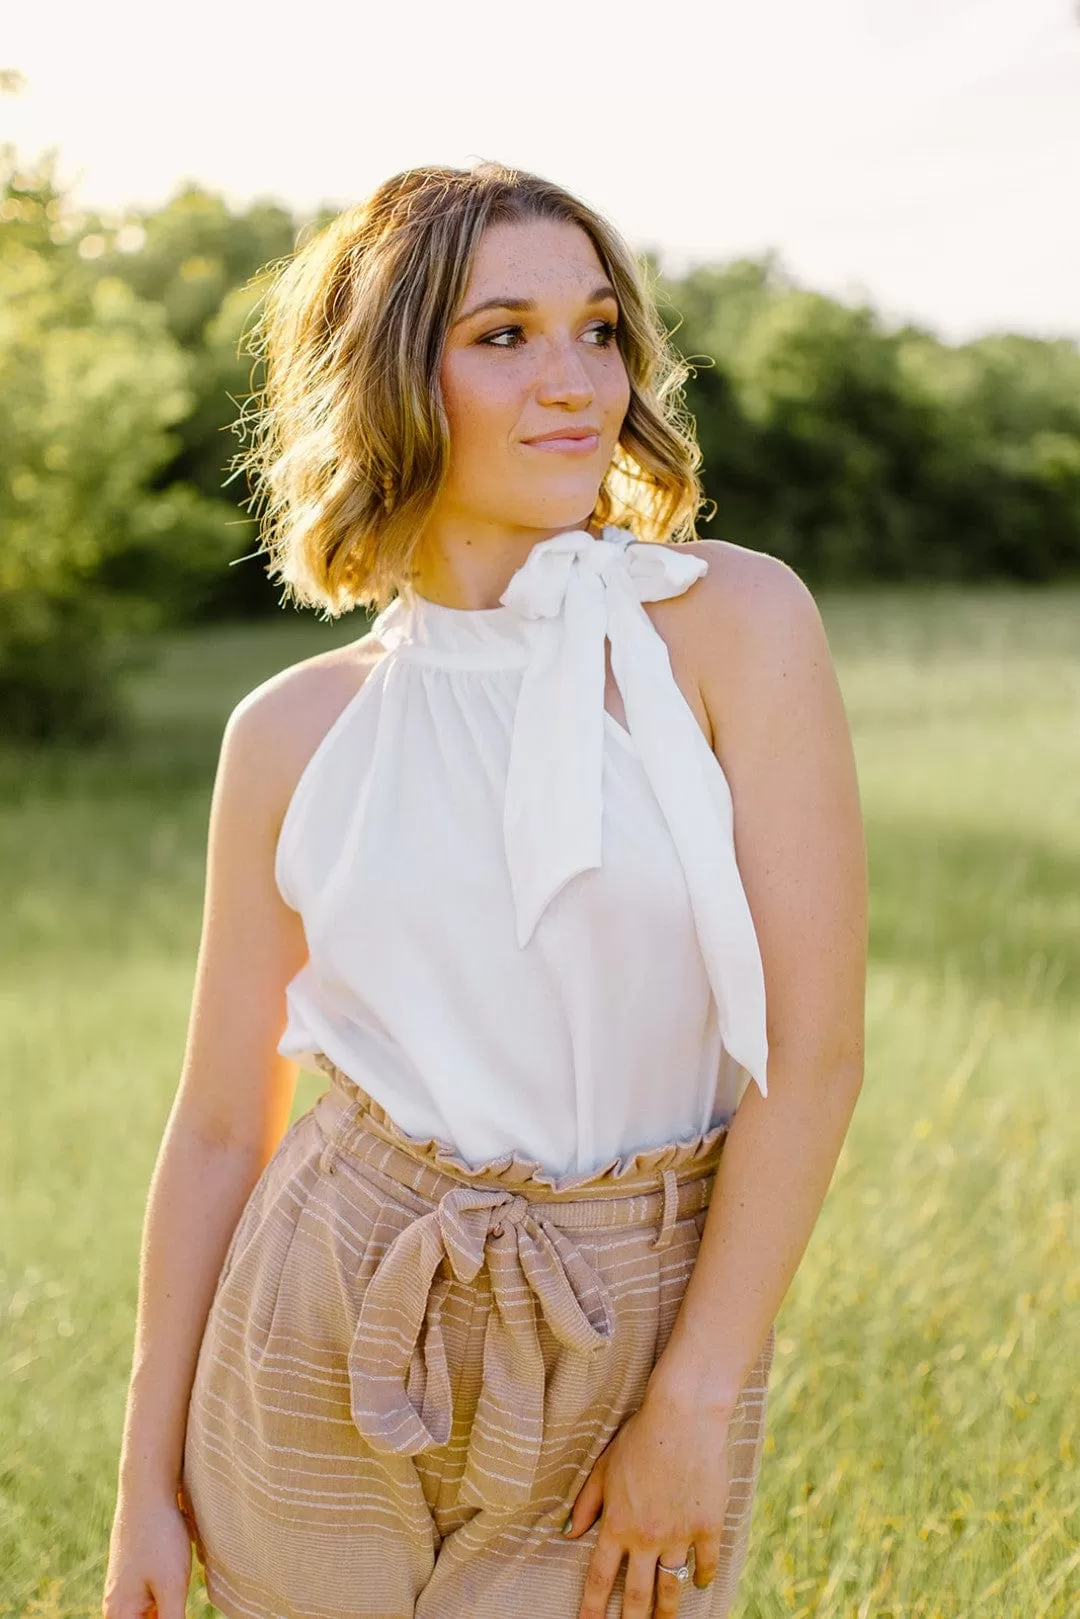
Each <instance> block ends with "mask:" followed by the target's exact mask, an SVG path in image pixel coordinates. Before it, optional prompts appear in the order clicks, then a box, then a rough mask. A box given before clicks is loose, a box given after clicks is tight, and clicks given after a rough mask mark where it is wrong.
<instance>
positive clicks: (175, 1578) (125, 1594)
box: [101, 1498, 194, 1619]
mask: <svg viewBox="0 0 1080 1619" xmlns="http://www.w3.org/2000/svg"><path fill="white" fill-rule="evenodd" d="M193 1527H194V1526H193V1525H192V1526H189V1524H188V1521H187V1519H186V1518H185V1517H184V1514H183V1513H182V1512H181V1510H180V1505H179V1502H178V1501H175V1500H173V1501H170V1500H169V1499H167V1498H165V1499H162V1500H159V1501H157V1502H155V1503H153V1504H151V1505H148V1504H147V1503H146V1502H143V1501H140V1502H137V1503H132V1502H127V1501H125V1500H124V1499H123V1498H121V1499H120V1500H119V1501H118V1502H117V1507H116V1516H115V1517H114V1519H113V1527H112V1535H111V1536H110V1539H109V1563H108V1568H107V1570H106V1573H105V1590H104V1594H103V1596H102V1604H101V1612H102V1615H103V1619H184V1614H185V1611H186V1608H187V1594H188V1586H189V1584H190V1583H191V1545H192V1528H193Z"/></svg>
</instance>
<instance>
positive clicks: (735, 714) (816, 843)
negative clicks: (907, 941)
mask: <svg viewBox="0 0 1080 1619" xmlns="http://www.w3.org/2000/svg"><path fill="white" fill-rule="evenodd" d="M687 549H689V550H692V551H694V552H696V553H697V554H699V555H703V556H705V557H706V558H707V560H708V561H709V564H710V570H709V574H708V575H707V576H706V577H705V578H703V579H702V580H701V581H699V584H698V586H696V587H695V591H696V592H698V591H699V592H700V594H699V595H698V596H697V599H696V603H695V605H694V611H695V613H696V614H697V622H696V625H695V626H694V630H693V634H694V640H695V644H696V648H697V657H698V667H699V670H700V685H701V691H702V696H703V698H704V702H705V707H706V709H707V711H708V714H709V716H710V719H711V721H712V725H713V731H714V747H715V751H716V753H717V757H718V758H719V759H720V760H721V763H722V765H723V767H724V772H725V775H726V776H727V779H728V782H729V785H730V786H731V790H732V795H733V798H734V802H735V806H736V811H735V844H736V853H737V856H738V861H739V867H740V870H741V873H742V877H743V883H744V886H745V888H746V892H747V897H748V899H749V902H750V908H751V911H752V913H753V916H754V921H755V927H756V931H757V934H758V939H759V943H760V947H761V953H762V958H763V963H764V968H765V981H766V997H767V1015H768V1035H769V1068H768V1086H769V1094H768V1097H764V1098H763V1097H762V1096H761V1094H760V1093H759V1091H758V1089H757V1086H756V1085H754V1084H751V1085H750V1086H749V1088H748V1090H747V1091H746V1093H745V1095H744V1096H743V1098H742V1101H741V1102H740V1105H739V1109H738V1112H737V1114H736V1117H735V1119H734V1121H733V1124H732V1128H731V1131H730V1134H729V1136H728V1139H727V1141H726V1143H725V1146H724V1153H723V1157H722V1159H721V1162H720V1166H719V1169H718V1171H717V1177H716V1184H715V1187H714V1191H713V1197H712V1202H711V1205H710V1209H709V1215H708V1219H707V1220H706V1224H705V1229H704V1232H703V1236H702V1242H701V1249H700V1252H699V1254H698V1259H697V1263H696V1265H695V1268H694V1272H693V1274H692V1276H691V1279H690V1283H689V1285H688V1287H687V1290H686V1292H685V1294H684V1296H683V1301H682V1305H681V1307H680V1312H679V1315H678V1317H677V1319H676V1323H675V1328H674V1330H673V1332H672V1335H671V1338H670V1339H669V1342H668V1345H667V1347H666V1350H665V1352H664V1354H663V1355H662V1356H661V1357H660V1358H659V1359H658V1361H657V1364H656V1366H655V1367H654V1369H653V1373H652V1378H651V1381H650V1391H651V1393H652V1395H653V1400H654V1403H655V1401H656V1400H657V1399H659V1400H660V1402H661V1404H665V1403H667V1402H674V1404H675V1405H682V1406H686V1407H689V1408H690V1409H692V1410H694V1411H696V1412H697V1413H698V1415H699V1416H700V1415H702V1414H704V1412H705V1411H706V1410H712V1411H715V1412H716V1414H717V1415H718V1416H719V1417H720V1418H721V1420H722V1418H723V1416H724V1414H725V1413H728V1412H730V1410H731V1408H732V1406H733V1404H734V1402H735V1400H736V1398H737V1396H738V1393H739V1391H740V1388H741V1386H742V1384H743V1382H744V1381H745V1378H746V1375H747V1373H748V1372H749V1370H750V1367H751V1365H752V1363H753V1361H754V1359H755V1357H756V1356H757V1353H758V1351H759V1349H760V1348H761V1347H762V1344H763V1342H764V1339H765V1337H766V1335H767V1332H768V1329H769V1326H770V1324H771V1323H772V1321H773V1319H774V1317H775V1316H776V1313H777V1310H778V1308H779V1306H780V1304H781V1302H782V1300H783V1298H784V1295H785V1293H786V1292H787V1289H788V1287H789V1285H790V1283H791V1280H792V1278H793V1276H794V1274H795V1271H796V1269H797V1267H798V1264H799V1262H800V1260H801V1258H802V1255H803V1253H804V1251H805V1248H806V1244H807V1242H808V1240H809V1238H810V1235H811V1232H812V1230H813V1227H814V1224H815V1223H816V1220H817V1217H818V1214H819V1212H820V1209H821V1205H822V1203H823V1201H824V1199H825V1196H826V1193H827V1191H828V1187H829V1183H830V1180H831V1178H832V1174H833V1170H834V1169H835V1166H836V1161H837V1158H838V1156H839V1153H840V1148H841V1146H842V1145H843V1141H844V1136H845V1134H846V1132H847V1129H848V1125H849V1123H850V1119H851V1115H852V1112H853V1110H854V1107H855V1103H856V1100H857V1098H858V1094H859V1091H860V1088H861V1085H862V1079H863V1025H864V995H865V980H866V942H867V941H866V933H867V874H866V850H865V841H864V833H863V825H862V816H861V810H860V804H859V793H858V785H857V777H856V771H855V761H854V756H853V750H852V746H851V738H850V734H849V729H848V724H847V717H846V714H845V711H844V705H843V701H842V698H841V694H840V689H839V685H838V682H837V679H836V674H835V670H834V667H833V663H832V659H831V656H830V653H829V648H828V644H827V640H826V636H825V631H824V627H823V625H822V622H821V618H820V615H819V612H818V608H817V605H816V603H815V602H814V599H813V597H812V595H811V594H810V592H809V591H808V590H807V588H806V586H805V585H804V584H803V583H802V581H801V580H800V579H799V578H798V576H797V575H796V574H795V573H793V572H792V570H791V569H789V568H787V567H786V566H785V565H784V564H783V563H780V562H778V561H777V560H776V559H774V558H772V557H768V556H763V555H760V554H759V553H756V552H752V551H744V550H742V549H741V548H739V547H735V546H728V545H724V544H723V543H722V542H717V541H712V542H710V541H698V542H696V543H695V544H693V545H691V546H688V547H687ZM689 605H690V604H689V602H688V606H689Z"/></svg>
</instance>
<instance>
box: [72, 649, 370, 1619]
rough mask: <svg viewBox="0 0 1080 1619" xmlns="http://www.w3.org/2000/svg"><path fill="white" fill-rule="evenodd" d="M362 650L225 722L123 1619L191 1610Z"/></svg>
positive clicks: (291, 1075)
mask: <svg viewBox="0 0 1080 1619" xmlns="http://www.w3.org/2000/svg"><path fill="white" fill-rule="evenodd" d="M360 645H361V643H356V647H359V646H360ZM356 647H354V648H352V649H349V653H348V654H345V655H341V654H333V655H323V657H321V658H317V659H312V660H309V663H308V664H306V665H298V666H297V667H296V668H294V669H291V670H287V671H285V673H284V674H283V675H280V676H277V677H275V679H274V680H272V681H269V682H267V683H266V684H265V685H264V686H262V687H260V688H258V690H257V691H255V692H253V693H251V694H250V696H249V697H248V698H246V699H245V700H244V701H243V702H242V703H241V704H240V705H239V706H238V707H237V709H236V710H235V711H234V712H233V714H232V715H231V716H230V719H229V722H228V724H227V726H226V728H225V734H224V738H223V741H222V746H221V752H220V758H219V761H218V770H217V776H216V779H215V783H214V791H213V797H212V801H211V809H210V825H209V837H208V849H207V868H206V894H205V903H204V910H203V923H202V935H201V940H200V945H199V953H198V959H197V964H196V972H195V985H194V994H193V998H192V1006H191V1015H190V1019H189V1025H188V1034H187V1042H186V1047H185V1052H184V1058H183V1064H182V1068H181V1074H180V1080H179V1084H178V1087H177V1092H176V1097H175V1100H174V1102H173V1106H172V1109H171V1111H170V1114H169V1118H168V1121H167V1124H166V1127H165V1131H164V1134H163V1138H162V1143H161V1147H160V1150H159V1153H158V1158H157V1162H156V1165H155V1168H154V1173H153V1176H152V1179H151V1183H150V1189H149V1194H148V1198H147V1206H146V1216H145V1221H144V1227H143V1236H142V1248H141V1255H140V1273H139V1298H138V1308H137V1314H136V1324H135V1341H134V1353H133V1359H132V1372H131V1381H130V1386H129V1391H128V1401H127V1409H126V1413H125V1421H124V1432H123V1440H122V1444H121V1452H120V1464H119V1490H118V1500H117V1509H116V1519H115V1522H114V1525H113V1536H112V1544H111V1547H110V1560H109V1573H108V1576H107V1580H106V1587H105V1603H104V1612H105V1614H106V1616H107V1619H129V1616H130V1619H134V1616H135V1615H137V1614H138V1615H141V1614H142V1613H143V1612H144V1611H145V1604H146V1602H147V1599H148V1597H149V1596H150V1595H153V1596H154V1598H155V1600H156V1601H157V1605H158V1610H159V1615H160V1619H171V1615H172V1614H173V1613H175V1615H176V1619H182V1615H183V1611H184V1607H183V1603H184V1594H185V1593H186V1591H187V1583H188V1576H189V1572H190V1545H189V1543H188V1541H187V1538H186V1536H185V1535H182V1534H181V1531H182V1530H183V1522H182V1520H181V1519H180V1517H179V1508H178V1503H177V1491H178V1489H179V1486H180V1481H181V1472H182V1460H183V1445H184V1433H185V1425H186V1417H187V1406H188V1402H189V1399H190V1395H191V1386H192V1382H193V1379H194V1373H195V1365H196V1361H197V1358H198V1351H199V1345H200V1343H201V1339H202V1334H203V1331H204V1329H205V1325H206V1317H207V1314H208V1311H209V1308H210V1304H211V1301H212V1298H213V1294H214V1289H215V1287H216V1284H217V1279H218V1276H219V1274H220V1271H221V1265H222V1262H223V1260H224V1257H225V1252H226V1250H227V1248H228V1245H229V1241H230V1239H231V1237H232V1234H233V1231H234V1230H235V1228H236V1224H237V1221H238V1220H239V1217H240V1214H241V1212H242V1210H243V1208H244V1205H245V1203H246V1201H247V1198H248V1196H249V1195H250V1192H251V1189H252V1187H253V1186H254V1184H255V1181H256V1180H257V1179H258V1177H259V1174H260V1173H261V1171H262V1169H263V1168H264V1166H265V1165H266V1163H267V1162H268V1160H269V1159H270V1158H271V1157H272V1155H273V1153H274V1151H275V1149H276V1147H277V1146H278V1144H279V1142H280V1141H281V1138H282V1136H283V1135H284V1133H285V1130H286V1128H287V1125H288V1119H289V1114H290V1111H291V1108H292V1103H293V1098H294V1095H295V1089H296V1081H297V1069H296V1065H295V1064H294V1063H292V1062H290V1061H287V1060H286V1059H284V1058H282V1057H280V1056H279V1055H278V1052H277V1049H276V1048H277V1044H278V1041H279V1040H280V1038H281V1032H282V1029H283V1027H284V1019H285V986H286V984H287V983H288V981H289V979H290V978H292V977H293V975H294V974H295V973H296V972H297V971H298V970H299V969H300V967H301V966H302V965H303V963H304V961H305V959H306V956H307V946H306V941H305V939H304V933H303V927H302V924H301V921H300V918H299V917H298V916H297V915H296V913H295V912H293V911H292V910H290V909H289V907H288V906H287V905H286V904H285V902H284V900H283V899H282V898H281V896H280V894H279V892H278V889H277V886H276V883H275V880H274V854H275V850H276V846H277V839H278V834H279V830H280V825H281V818H282V815H283V813H284V810H285V806H286V805H287V803H288V800H289V796H290V794H291V792H292V789H293V787H294V786H295V783H296V781H297V780H298V778H299V776H300V773H301V771H302V769H303V767H304V764H305V763H306V761H307V759H308V758H309V757H310V755H311V753H312V751H313V750H314V748H315V747H316V746H317V744H318V741H319V739H320V738H321V737H322V736H323V735H324V734H325V732H326V730H327V729H328V727H329V725H330V724H331V723H332V722H333V720H334V719H335V718H336V716H337V714H338V713H340V711H341V709H342V707H343V706H344V704H345V703H346V702H347V701H348V699H349V697H350V696H351V695H352V694H353V693H354V692H355V690H356V689H357V685H358V683H359V681H360V680H361V679H362V678H363V674H364V672H365V666H364V664H363V662H362V661H361V660H358V658H357V652H356ZM147 1564H152V1565H153V1567H152V1568H151V1567H148V1566H146V1565H147ZM181 1565H182V1566H181ZM155 1583H160V1584H161V1585H162V1586H163V1589H162V1590H161V1591H160V1592H159V1591H157V1590H155V1589H154V1585H155ZM178 1592H179V1594H177V1593H178Z"/></svg>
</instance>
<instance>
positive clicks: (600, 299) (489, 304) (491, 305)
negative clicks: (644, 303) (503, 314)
mask: <svg viewBox="0 0 1080 1619" xmlns="http://www.w3.org/2000/svg"><path fill="white" fill-rule="evenodd" d="M608 298H613V299H615V302H616V303H618V299H617V298H616V297H615V288H614V287H609V286H608V284H607V282H606V281H605V282H604V284H603V285H602V286H599V287H594V288H593V290H592V292H590V294H589V296H588V297H587V298H586V300H585V302H586V303H587V304H602V303H604V302H605V301H606V300H607V299H608ZM535 308H536V300H535V298H486V299H485V300H484V302H483V303H482V304H476V305H474V307H473V308H472V309H467V310H466V311H465V313H464V314H463V315H459V316H458V318H457V320H456V321H454V326H460V325H461V323H462V321H466V320H471V319H472V317H473V316H474V315H479V314H481V313H482V312H483V311H484V310H485V309H514V310H518V311H520V312H522V313H525V312H527V311H529V310H532V309H535ZM451 330H453V327H451Z"/></svg>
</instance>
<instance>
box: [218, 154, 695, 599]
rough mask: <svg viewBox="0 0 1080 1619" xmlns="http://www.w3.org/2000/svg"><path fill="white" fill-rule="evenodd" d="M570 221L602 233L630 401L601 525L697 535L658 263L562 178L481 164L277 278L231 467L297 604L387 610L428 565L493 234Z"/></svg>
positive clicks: (647, 536)
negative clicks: (482, 247)
mask: <svg viewBox="0 0 1080 1619" xmlns="http://www.w3.org/2000/svg"><path fill="white" fill-rule="evenodd" d="M529 219H553V220H560V221H566V222H570V223H573V224H576V225H579V226H580V227H581V229H582V230H583V231H585V232H586V234H587V235H588V236H589V238H590V239H591V241H592V243H593V246H594V247H595V249H596V252H597V255H598V257H599V259H600V261H601V263H602V264H603V266H604V268H605V270H606V271H607V274H608V276H609V277H610V280H611V284H612V286H613V287H614V289H615V292H616V294H617V297H618V303H619V311H620V318H619V322H618V327H617V335H616V341H617V343H618V346H619V350H620V352H621V354H622V357H623V361H624V363H625V366H626V370H627V374H628V376H629V382H630V403H629V407H628V409H627V412H626V417H625V420H624V422H623V426H622V431H621V433H620V437H619V442H618V444H617V446H616V450H615V454H614V456H613V458H612V462H611V465H610V467H609V469H608V472H607V473H606V475H605V478H604V481H603V484H602V485H601V488H600V493H599V497H598V500H597V504H596V507H595V509H594V512H593V519H594V520H595V521H596V522H598V523H601V524H605V523H615V524H621V525H622V526H629V527H632V528H633V530H634V532H635V534H636V535H637V537H638V538H639V539H643V540H654V541H656V540H662V541H677V540H681V539H688V538H693V537H694V519H695V516H696V514H697V512H698V509H699V507H700V506H701V503H702V499H703V496H702V490H701V483H700V480H699V476H698V468H699V466H700V464H701V451H700V448H699V447H698V444H697V440H696V437H695V433H694V426H693V421H692V418H690V417H689V415H688V413H687V412H686V410H685V406H684V403H683V398H682V386H683V383H684V382H685V380H686V377H687V375H688V374H689V371H690V368H689V367H688V366H687V364H686V363H685V362H684V361H683V360H681V359H680V358H679V357H678V356H677V355H676V353H675V352H674V350H673V349H672V348H671V346H670V343H669V340H668V333H667V331H666V330H665V328H664V325H663V323H662V322H661V319H660V316H659V313H658V309H657V304H656V299H655V292H654V285H653V282H652V280H651V278H650V277H649V275H648V273H647V269H648V267H647V264H646V263H645V262H644V261H642V262H639V261H638V259H637V258H636V256H635V255H634V254H633V253H632V252H631V250H630V248H629V247H628V246H627V244H626V243H625V241H624V240H623V239H622V237H621V236H620V235H619V233H618V232H617V231H616V230H615V229H614V228H613V227H612V226H611V225H609V224H608V223H607V222H606V221H605V220H604V219H603V218H602V217H601V216H600V215H599V214H597V213H596V212H595V211H594V210H593V209H592V208H590V207H588V206H587V205H586V204H585V203H583V202H581V201H579V200H578V199H577V198H576V197H574V196H573V195H571V193H570V192H568V191H565V190H563V188H562V187H561V186H558V185H555V184H554V183H553V182H551V181H550V180H545V179H542V178H541V177H540V176H538V175H535V174H530V173H527V172H524V171H522V170H520V169H513V168H508V167H506V166H505V165H503V164H501V163H496V162H491V161H482V162H479V163H477V164H475V165H474V166H473V167H472V168H469V169H454V168H437V167H422V168H414V169H406V170H403V171H402V172H401V173H400V174H395V175H393V176H392V177H391V178H390V179H388V180H386V181H384V182H383V184H382V185H380V186H379V187H378V189H377V190H376V191H374V192H373V193H372V194H371V195H370V196H369V197H368V198H367V200H366V201H364V202H362V203H359V204H358V205H357V206H355V207H353V208H349V209H348V210H346V211H345V212H344V213H342V214H339V215H338V216H337V217H336V218H335V219H333V220H332V221H331V222H330V224H329V225H327V226H325V227H324V228H323V229H322V230H320V231H319V232H318V234H316V235H314V236H312V237H311V239H310V240H308V241H307V242H306V243H304V244H303V245H302V246H298V248H297V250H296V251H295V253H294V254H293V255H292V256H291V257H289V258H286V259H284V260H281V261H279V262H278V263H277V264H274V265H271V266H269V267H268V271H269V273H270V275H271V279H270V282H269V285H268V288H267V290H266V293H265V295H264V298H263V300H262V309H261V313H260V314H259V316H258V319H257V320H256V322H255V324H254V326H253V328H252V330H251V331H250V333H249V335H248V338H247V342H246V347H247V348H248V350H249V352H250V353H251V354H253V355H254V356H255V358H256V360H257V361H261V362H262V364H263V367H264V371H263V378H262V386H261V388H260V389H259V391H258V392H256V393H253V394H252V395H251V396H250V398H249V400H248V403H247V407H246V409H245V411H244V414H243V415H242V418H241V423H240V424H239V428H238V433H239V436H240V438H241V441H243V439H244V438H245V437H247V438H248V439H249V441H250V442H249V443H248V444H247V446H246V447H245V448H244V449H242V450H241V451H240V453H239V454H238V455H236V456H234V457H233V460H232V462H231V465H232V466H233V467H234V468H236V469H237V470H238V471H241V472H243V473H245V474H246V476H247V479H248V486H249V489H251V490H252V491H253V492H252V495H251V499H250V502H249V503H248V504H251V505H254V507H255V508H256V509H258V511H259V520H260V536H259V545H258V550H259V551H265V552H267V553H268V554H269V559H270V560H269V562H268V564H267V569H268V572H269V574H270V577H271V578H272V579H276V580H280V581H281V582H282V583H283V584H284V587H285V599H286V600H288V599H290V598H291V599H293V600H294V601H296V602H297V603H298V604H301V605H304V606H312V607H317V608H319V609H321V610H322V612H323V614H324V615H325V616H326V617H331V618H333V617H337V616H339V615H340V614H342V613H344V612H348V611H350V610H351V609H352V608H354V607H356V606H358V605H363V606H365V607H367V608H368V609H369V610H372V609H374V610H379V609H381V608H383V607H385V606H386V605H388V603H389V602H390V601H391V600H392V599H393V595H394V593H395V592H396V591H398V590H400V589H401V587H402V584H403V583H404V582H405V581H407V579H408V578H409V576H410V573H411V571H412V564H413V555H414V552H415V549H416V547H417V544H418V537H419V536H420V534H421V533H422V530H423V529H424V526H425V523H426V520H427V518H428V515H429V513H430V511H431V509H432V507H433V506H434V504H435V502H436V500H437V499H438V496H439V493H440V489H441V487H442V484H443V481H444V478H445V476H446V472H447V469H448V466H449V457H450V442H449V427H448V423H447V419H446V413H445V410H444V407H443V403H442V395H441V391H440V387H439V368H440V363H441V360H442V355H443V351H444V346H445V342H446V336H447V332H448V330H449V328H450V326H451V324H452V322H453V320H454V318H455V316H456V314H457V312H458V310H459V308H460V305H461V301H462V299H463V297H464V295H465V290H466V287H467V284H468V280H469V274H470V269H471V266H472V262H473V258H474V255H475V253H476V249H477V246H478V244H479V241H480V238H481V235H482V233H483V231H484V230H485V229H486V227H487V226H488V225H494V224H501V223H504V222H506V221H518V220H529Z"/></svg>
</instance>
